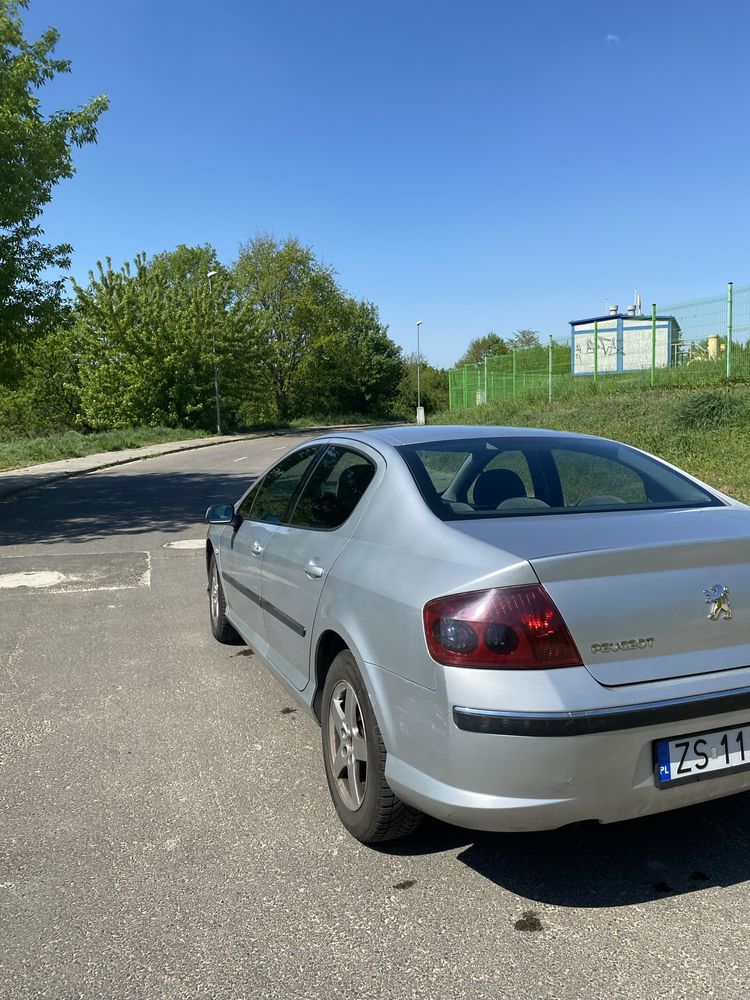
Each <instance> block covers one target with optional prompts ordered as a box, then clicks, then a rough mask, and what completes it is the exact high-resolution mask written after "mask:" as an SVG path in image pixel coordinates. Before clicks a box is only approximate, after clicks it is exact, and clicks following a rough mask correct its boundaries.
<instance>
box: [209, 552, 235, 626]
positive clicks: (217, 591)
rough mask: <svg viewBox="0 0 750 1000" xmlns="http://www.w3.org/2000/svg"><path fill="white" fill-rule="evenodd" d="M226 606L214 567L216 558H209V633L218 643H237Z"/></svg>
mask: <svg viewBox="0 0 750 1000" xmlns="http://www.w3.org/2000/svg"><path fill="white" fill-rule="evenodd" d="M226 611H227V604H226V601H225V600H224V588H223V587H222V585H221V578H220V576H219V567H218V566H217V565H216V556H215V555H212V556H211V564H210V566H209V568H208V613H209V618H210V619H211V632H212V633H213V637H214V639H218V640H219V642H226V643H233V642H237V640H238V639H239V636H238V635H237V632H236V631H235V629H234V627H233V626H232V625H230V623H229V622H228V621H227V614H226Z"/></svg>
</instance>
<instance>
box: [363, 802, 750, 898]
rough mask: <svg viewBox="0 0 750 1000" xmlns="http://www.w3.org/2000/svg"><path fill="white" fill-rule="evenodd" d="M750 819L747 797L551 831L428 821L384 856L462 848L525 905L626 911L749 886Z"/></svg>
mask: <svg viewBox="0 0 750 1000" xmlns="http://www.w3.org/2000/svg"><path fill="white" fill-rule="evenodd" d="M665 794H666V793H665ZM749 821H750V793H747V794H742V795H735V796H732V797H730V798H727V799H719V800H717V801H715V802H707V803H702V804H701V805H698V806H692V807H690V808H688V809H682V810H677V811H675V812H668V813H663V814H661V815H658V816H649V817H644V818H642V819H637V820H630V821H628V822H625V823H615V824H612V825H607V826H601V825H599V824H598V823H582V824H579V825H577V826H571V827H564V828H563V829H561V830H553V831H549V832H544V833H524V834H507V833H506V834H502V833H477V832H476V831H472V830H462V829H460V828H458V827H451V826H448V825H446V824H444V823H439V822H438V821H437V820H431V819H427V820H425V822H424V823H423V824H422V826H421V827H420V829H419V830H418V831H417V832H416V833H415V834H414V835H413V836H412V837H410V838H409V839H408V840H404V841H396V842H394V843H390V844H389V843H386V844H383V845H382V846H381V847H380V848H379V849H380V850H381V851H382V852H383V853H388V854H393V855H397V856H402V857H410V856H412V857H416V856H420V855H425V854H437V853H441V852H445V851H450V852H453V851H456V850H457V849H458V851H459V853H458V855H457V860H458V861H460V862H461V863H462V864H464V865H467V866H468V867H469V868H471V869H473V870H474V871H475V872H477V873H478V874H480V875H483V876H484V877H485V878H487V879H489V880H490V881H491V882H494V883H496V884H497V885H499V886H502V888H504V889H507V890H508V891H510V892H513V893H515V894H517V895H518V896H522V897H524V898H526V899H529V900H534V901H536V902H539V903H549V904H552V905H555V906H571V907H610V906H627V905H631V904H634V903H643V902H649V901H650V900H654V899H664V898H665V897H668V896H679V895H683V894H685V893H689V892H695V891H697V890H699V889H706V888H709V887H712V886H724V885H736V884H738V883H741V882H745V881H747V880H748V879H750V850H748V834H747V830H748V822H749Z"/></svg>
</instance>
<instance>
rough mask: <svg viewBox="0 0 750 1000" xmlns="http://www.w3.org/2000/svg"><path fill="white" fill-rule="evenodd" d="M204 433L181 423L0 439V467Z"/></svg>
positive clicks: (138, 446) (198, 435) (178, 438)
mask: <svg viewBox="0 0 750 1000" xmlns="http://www.w3.org/2000/svg"><path fill="white" fill-rule="evenodd" d="M204 437H210V435H209V434H208V433H207V432H206V431H195V430H185V428H184V427H134V428H131V429H129V430H118V431H100V432H97V433H93V434H81V433H80V432H79V431H66V432H65V433H64V434H49V435H47V436H45V437H33V438H17V439H15V440H6V441H2V440H0V470H4V469H20V468H23V467H24V466H27V465H36V464H38V463H39V462H58V461H62V460H63V459H66V458H80V457H82V456H83V455H96V454H98V453H99V452H103V451H122V450H123V449H124V448H141V447H143V446H144V445H149V444H163V443H165V442H168V441H187V440H189V439H191V438H204Z"/></svg>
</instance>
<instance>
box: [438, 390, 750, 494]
mask: <svg viewBox="0 0 750 1000" xmlns="http://www.w3.org/2000/svg"><path fill="white" fill-rule="evenodd" d="M721 391H722V392H727V393H728V394H730V395H731V396H733V397H735V398H737V399H738V400H740V401H742V403H744V404H747V411H748V413H750V387H747V386H736V387H733V388H731V389H727V390H721ZM691 396H695V390H689V389H680V390H676V389H655V390H651V391H640V392H637V391H636V392H631V393H627V394H626V393H617V394H613V395H607V394H604V393H600V394H594V393H591V394H587V395H584V396H577V397H575V398H570V399H563V400H559V401H557V402H553V403H552V405H551V406H550V405H549V404H547V403H546V402H535V401H533V400H532V401H522V400H518V401H516V402H515V403H514V402H512V401H509V402H500V403H490V404H487V405H486V406H479V407H476V408H475V409H471V410H465V411H463V412H458V413H455V412H454V413H448V412H445V413H435V414H432V415H431V417H430V421H429V422H430V423H431V424H438V423H446V424H447V423H453V424H455V423H463V424H498V425H506V424H507V425H511V426H518V427H547V428H551V429H554V430H563V431H577V432H579V433H582V434H600V435H602V436H603V437H609V438H615V439H616V440H618V441H624V442H626V443H627V444H632V445H635V446H636V447H638V448H643V449H644V450H645V451H649V452H651V453H652V454H654V455H658V456H660V457H661V458H664V459H666V460H667V461H668V462H672V463H674V465H677V466H679V467H680V468H682V469H685V470H686V471H687V472H690V473H692V474H693V475H694V476H697V477H698V478H699V479H702V480H704V481H705V482H707V483H710V484H711V485H712V486H714V487H716V488H717V489H719V490H722V491H723V492H724V493H728V494H729V495H730V496H733V497H736V498H737V499H738V500H742V501H744V502H745V503H750V421H749V420H743V419H742V418H741V417H739V416H738V417H737V418H735V419H734V420H733V421H732V422H731V423H723V424H722V426H720V427H716V428H713V429H704V430H689V429H687V428H686V427H685V422H684V420H683V419H682V418H681V417H680V416H679V415H678V411H679V410H680V408H681V407H683V406H684V405H685V402H686V401H687V400H689V398H690V397H691Z"/></svg>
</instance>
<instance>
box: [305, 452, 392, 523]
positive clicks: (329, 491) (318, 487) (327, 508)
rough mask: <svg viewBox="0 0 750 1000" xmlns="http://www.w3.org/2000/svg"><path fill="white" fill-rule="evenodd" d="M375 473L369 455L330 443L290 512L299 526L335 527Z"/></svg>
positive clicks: (347, 514)
mask: <svg viewBox="0 0 750 1000" xmlns="http://www.w3.org/2000/svg"><path fill="white" fill-rule="evenodd" d="M374 475H375V466H374V465H373V463H372V462H371V461H370V459H369V458H365V456H364V455H361V454H360V453H359V452H357V451H352V450H351V449H349V448H342V447H341V446H340V445H330V446H329V447H328V449H327V451H326V453H325V455H324V456H323V457H322V458H321V460H320V462H319V463H318V464H317V466H316V467H315V469H314V470H313V472H312V475H311V476H310V479H309V480H308V482H307V484H306V485H305V488H304V489H303V491H302V493H301V495H300V497H299V500H298V501H297V504H296V506H295V509H294V511H293V513H292V516H291V519H290V522H289V523H290V524H292V525H294V526H296V527H300V528H317V529H329V530H330V529H332V528H338V527H339V526H340V525H342V524H343V523H344V521H346V520H347V518H348V517H349V516H350V515H351V514H352V512H353V511H354V508H355V507H356V506H357V504H358V503H359V501H360V499H361V497H362V495H363V493H364V492H365V490H366V489H367V487H368V486H369V485H370V482H371V481H372V477H373V476H374Z"/></svg>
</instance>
